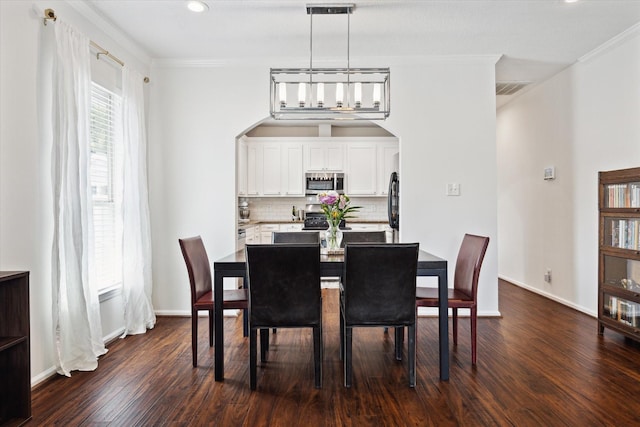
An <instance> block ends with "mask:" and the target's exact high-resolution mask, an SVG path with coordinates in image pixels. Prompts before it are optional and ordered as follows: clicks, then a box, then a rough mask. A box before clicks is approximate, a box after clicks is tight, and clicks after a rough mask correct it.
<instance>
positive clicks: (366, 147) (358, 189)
mask: <svg viewBox="0 0 640 427" xmlns="http://www.w3.org/2000/svg"><path fill="white" fill-rule="evenodd" d="M376 158H377V156H376V145H375V144H372V143H351V144H349V145H348V147H347V176H346V180H347V193H348V194H349V196H375V195H376V188H377V187H376V176H377V168H376V165H377V161H376Z"/></svg>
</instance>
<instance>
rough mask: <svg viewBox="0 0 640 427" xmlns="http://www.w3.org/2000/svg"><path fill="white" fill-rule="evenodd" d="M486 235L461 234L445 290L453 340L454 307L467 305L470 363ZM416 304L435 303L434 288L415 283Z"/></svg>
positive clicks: (455, 325)
mask: <svg viewBox="0 0 640 427" xmlns="http://www.w3.org/2000/svg"><path fill="white" fill-rule="evenodd" d="M488 246H489V237H484V236H476V235H473V234H465V235H464V238H463V239H462V244H461V245H460V250H459V251H458V258H457V260H456V270H455V273H454V278H453V289H451V288H449V289H448V291H447V303H448V306H449V308H451V317H452V319H453V343H454V345H456V344H458V309H459V308H468V309H469V311H470V320H471V364H473V365H475V364H476V348H477V346H476V336H477V332H476V329H477V323H478V278H479V277H480V267H482V261H483V260H484V255H485V253H486V252H487V247H488ZM416 306H417V307H437V306H438V289H437V288H429V287H419V288H417V291H416Z"/></svg>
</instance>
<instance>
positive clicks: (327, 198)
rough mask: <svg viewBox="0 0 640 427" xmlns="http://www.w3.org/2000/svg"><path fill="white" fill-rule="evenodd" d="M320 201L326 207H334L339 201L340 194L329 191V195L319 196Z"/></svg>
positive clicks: (321, 194)
mask: <svg viewBox="0 0 640 427" xmlns="http://www.w3.org/2000/svg"><path fill="white" fill-rule="evenodd" d="M318 200H320V203H322V204H325V205H333V204H334V203H335V202H336V200H338V193H336V192H335V191H329V192H328V193H320V194H318Z"/></svg>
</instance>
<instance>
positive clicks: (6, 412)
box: [0, 271, 31, 426]
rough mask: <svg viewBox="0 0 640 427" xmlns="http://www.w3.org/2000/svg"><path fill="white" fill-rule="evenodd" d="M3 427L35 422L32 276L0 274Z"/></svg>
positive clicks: (0, 416)
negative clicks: (32, 350)
mask: <svg viewBox="0 0 640 427" xmlns="http://www.w3.org/2000/svg"><path fill="white" fill-rule="evenodd" d="M0 378H1V380H0V425H1V426H20V425H22V424H24V423H26V422H27V421H29V420H30V419H31V357H30V353H29V272H26V271H1V272H0Z"/></svg>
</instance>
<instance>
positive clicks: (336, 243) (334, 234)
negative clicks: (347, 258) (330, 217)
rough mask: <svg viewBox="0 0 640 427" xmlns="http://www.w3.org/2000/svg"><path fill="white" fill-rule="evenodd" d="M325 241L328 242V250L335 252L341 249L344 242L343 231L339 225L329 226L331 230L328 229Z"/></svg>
mask: <svg viewBox="0 0 640 427" xmlns="http://www.w3.org/2000/svg"><path fill="white" fill-rule="evenodd" d="M325 239H326V241H327V249H328V250H330V251H335V250H338V249H340V243H341V242H342V230H340V227H338V225H332V224H329V228H327V232H326V234H325Z"/></svg>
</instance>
